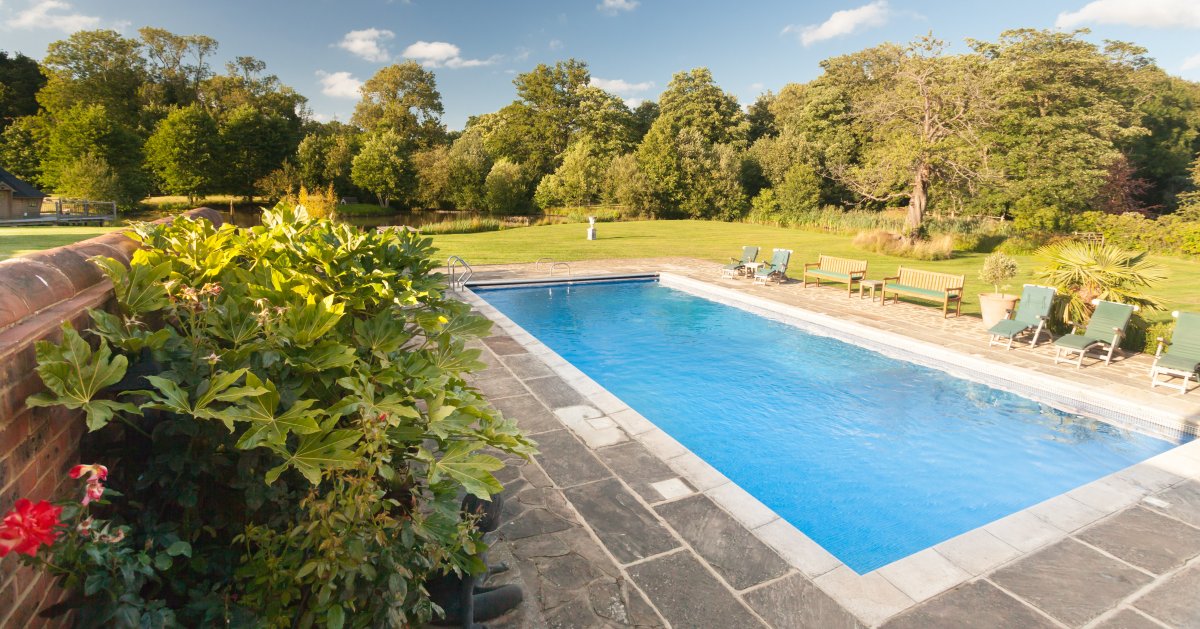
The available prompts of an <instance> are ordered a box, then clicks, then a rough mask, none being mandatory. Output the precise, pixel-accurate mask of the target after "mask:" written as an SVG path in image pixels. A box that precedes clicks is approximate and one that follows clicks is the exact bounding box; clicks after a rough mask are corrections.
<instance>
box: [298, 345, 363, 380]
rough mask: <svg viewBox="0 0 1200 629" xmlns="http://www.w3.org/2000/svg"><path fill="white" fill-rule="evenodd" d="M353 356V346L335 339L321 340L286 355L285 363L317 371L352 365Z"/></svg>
mask: <svg viewBox="0 0 1200 629" xmlns="http://www.w3.org/2000/svg"><path fill="white" fill-rule="evenodd" d="M355 358H356V357H355V352H354V348H353V347H350V346H349V345H342V344H341V343H338V342H336V341H322V342H320V343H318V344H317V345H314V346H313V347H309V348H306V349H302V350H300V351H297V352H295V353H294V354H293V355H292V356H289V357H288V359H287V363H288V364H289V365H293V366H295V367H299V368H300V370H301V371H307V372H310V373H319V372H322V371H329V370H330V369H338V368H340V367H348V366H350V365H353V364H354V361H355Z"/></svg>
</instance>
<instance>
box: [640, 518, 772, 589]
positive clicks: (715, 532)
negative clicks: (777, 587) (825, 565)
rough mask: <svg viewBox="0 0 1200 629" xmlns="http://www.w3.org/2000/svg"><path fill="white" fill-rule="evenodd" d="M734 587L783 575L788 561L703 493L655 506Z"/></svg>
mask: <svg viewBox="0 0 1200 629" xmlns="http://www.w3.org/2000/svg"><path fill="white" fill-rule="evenodd" d="M654 510H655V511H657V512H658V514H659V515H661V516H662V517H663V519H664V520H666V521H667V524H670V525H671V528H673V529H675V530H676V531H677V532H678V533H679V534H680V535H681V536H683V539H684V540H686V541H687V542H688V543H689V544H691V545H692V548H693V549H694V550H695V551H696V553H698V554H699V555H700V556H701V557H703V558H704V560H705V561H707V562H708V565H710V566H712V567H713V568H714V569H716V571H717V573H718V574H720V575H721V577H723V578H724V579H725V580H726V581H727V582H729V585H731V586H733V588H734V589H735V590H744V589H746V588H749V587H752V586H755V585H758V584H759V583H763V582H766V581H770V580H771V579H775V578H778V577H781V576H783V575H784V574H786V573H787V572H788V564H787V562H786V561H784V560H782V559H780V558H779V555H776V554H775V552H774V551H773V550H771V549H770V548H768V547H767V545H766V544H764V543H762V542H760V541H759V540H758V538H756V537H755V536H754V535H752V534H751V533H750V532H749V531H747V530H746V529H745V528H744V527H743V526H741V524H740V523H739V522H738V521H737V520H735V519H733V517H732V516H730V515H729V514H728V513H725V512H724V511H722V510H721V508H720V507H718V506H717V505H716V504H715V503H713V501H712V500H710V499H709V498H708V497H707V496H704V495H694V496H689V497H687V498H683V499H681V500H676V501H675V502H668V503H665V504H661V505H659V506H657V507H655V508H654Z"/></svg>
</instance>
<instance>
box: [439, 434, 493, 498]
mask: <svg viewBox="0 0 1200 629" xmlns="http://www.w3.org/2000/svg"><path fill="white" fill-rule="evenodd" d="M482 447H483V444H482V442H479V441H456V442H455V443H454V444H452V445H451V446H450V447H449V448H448V449H447V450H446V453H445V454H443V455H442V457H441V458H440V459H435V460H434V461H433V463H432V464H430V466H429V482H430V483H431V484H432V483H436V482H437V481H438V479H439V478H441V476H442V475H443V474H444V475H446V476H448V477H450V478H452V479H454V480H456V481H458V482H459V483H460V484H461V485H462V486H463V489H465V490H467V491H468V492H469V493H471V494H474V495H475V496H477V497H479V498H483V499H485V500H486V499H487V498H489V497H491V496H492V495H493V494H497V493H499V492H501V491H503V489H504V487H502V486H501V485H500V481H497V480H496V477H495V476H492V472H495V471H496V470H499V469H501V468H503V467H504V463H503V462H502V461H501V460H500V459H497V458H496V457H494V456H491V455H488V454H474V453H475V451H477V450H479V449H480V448H482Z"/></svg>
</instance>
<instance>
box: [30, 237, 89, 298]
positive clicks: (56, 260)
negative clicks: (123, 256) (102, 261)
mask: <svg viewBox="0 0 1200 629" xmlns="http://www.w3.org/2000/svg"><path fill="white" fill-rule="evenodd" d="M22 257H24V258H25V259H26V260H35V261H37V262H41V263H43V264H45V265H46V266H50V267H54V268H56V269H58V270H59V271H61V272H62V274H63V275H64V276H65V277H66V278H67V281H69V282H70V283H71V292H72V294H74V293H78V292H79V291H81V290H83V289H85V288H87V287H89V286H93V285H95V284H99V283H100V282H101V281H103V280H104V277H105V276H104V273H102V272H101V271H100V269H99V268H98V267H97V266H96V265H95V264H92V263H91V262H88V261H87V256H86V254H83V253H80V252H79V251H77V250H76V249H75V248H74V247H71V246H66V247H55V248H53V249H46V250H44V251H35V252H34V253H30V254H26V255H25V256H22Z"/></svg>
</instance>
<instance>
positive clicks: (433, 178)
mask: <svg viewBox="0 0 1200 629" xmlns="http://www.w3.org/2000/svg"><path fill="white" fill-rule="evenodd" d="M412 161H413V168H415V169H416V171H417V195H416V199H417V203H418V204H419V205H420V206H421V207H424V208H433V209H441V208H445V207H448V206H449V205H450V147H448V146H446V145H440V146H434V147H432V148H427V149H422V150H419V151H417V152H415V153H413V156H412Z"/></svg>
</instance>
